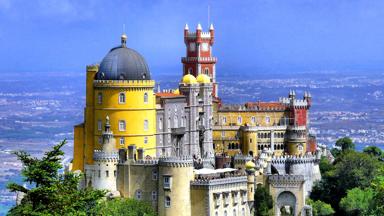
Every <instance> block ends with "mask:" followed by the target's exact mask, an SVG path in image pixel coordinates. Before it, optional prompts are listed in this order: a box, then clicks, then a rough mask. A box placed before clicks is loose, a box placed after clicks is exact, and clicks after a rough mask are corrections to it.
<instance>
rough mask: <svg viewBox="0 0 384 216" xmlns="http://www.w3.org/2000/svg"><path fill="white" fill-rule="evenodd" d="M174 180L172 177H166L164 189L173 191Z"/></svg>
mask: <svg viewBox="0 0 384 216" xmlns="http://www.w3.org/2000/svg"><path fill="white" fill-rule="evenodd" d="M171 186H172V178H171V176H164V189H171Z"/></svg>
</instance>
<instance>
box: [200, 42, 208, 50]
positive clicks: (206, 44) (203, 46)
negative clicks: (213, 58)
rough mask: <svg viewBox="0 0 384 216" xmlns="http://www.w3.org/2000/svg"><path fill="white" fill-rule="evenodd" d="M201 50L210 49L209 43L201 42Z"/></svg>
mask: <svg viewBox="0 0 384 216" xmlns="http://www.w3.org/2000/svg"><path fill="white" fill-rule="evenodd" d="M201 50H202V51H208V50H209V45H208V43H202V44H201Z"/></svg>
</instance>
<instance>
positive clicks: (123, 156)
mask: <svg viewBox="0 0 384 216" xmlns="http://www.w3.org/2000/svg"><path fill="white" fill-rule="evenodd" d="M125 161H127V149H125V148H122V149H119V163H125Z"/></svg>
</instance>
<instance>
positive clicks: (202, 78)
mask: <svg viewBox="0 0 384 216" xmlns="http://www.w3.org/2000/svg"><path fill="white" fill-rule="evenodd" d="M196 80H197V82H198V83H201V84H202V83H210V82H211V78H209V76H207V75H205V74H200V75H199V76H197V77H196Z"/></svg>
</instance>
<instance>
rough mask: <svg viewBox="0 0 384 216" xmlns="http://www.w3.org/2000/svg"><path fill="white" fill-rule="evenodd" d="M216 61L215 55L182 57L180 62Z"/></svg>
mask: <svg viewBox="0 0 384 216" xmlns="http://www.w3.org/2000/svg"><path fill="white" fill-rule="evenodd" d="M216 61H217V58H216V57H182V58H181V62H183V63H195V62H200V63H215V62H216Z"/></svg>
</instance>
